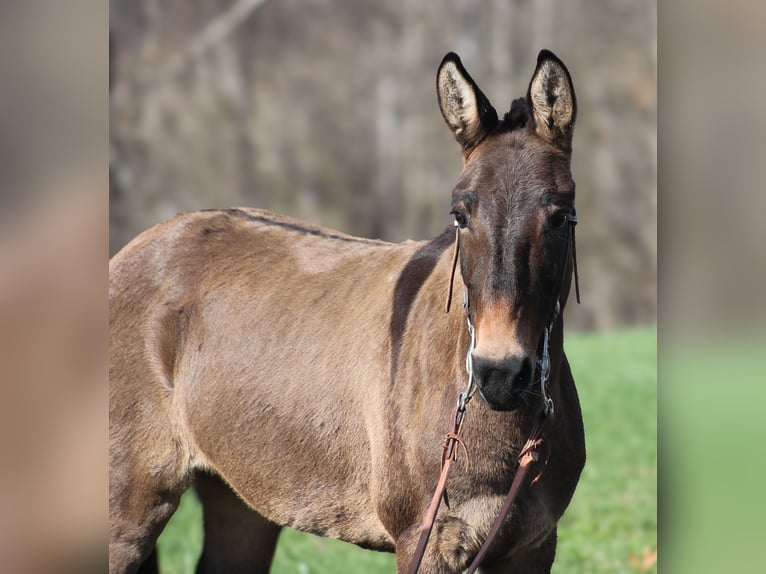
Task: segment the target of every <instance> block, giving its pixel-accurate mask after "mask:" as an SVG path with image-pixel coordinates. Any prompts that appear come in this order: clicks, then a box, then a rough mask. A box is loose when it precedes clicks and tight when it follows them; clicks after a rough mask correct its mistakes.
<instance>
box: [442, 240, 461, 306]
mask: <svg viewBox="0 0 766 574" xmlns="http://www.w3.org/2000/svg"><path fill="white" fill-rule="evenodd" d="M459 254H460V228H459V227H458V226H457V225H456V226H455V246H454V247H453V249H452V268H451V270H450V274H449V289H448V290H447V303H446V304H445V305H444V312H445V313H449V310H450V306H451V305H452V286H453V285H454V284H455V269H457V260H458V256H459Z"/></svg>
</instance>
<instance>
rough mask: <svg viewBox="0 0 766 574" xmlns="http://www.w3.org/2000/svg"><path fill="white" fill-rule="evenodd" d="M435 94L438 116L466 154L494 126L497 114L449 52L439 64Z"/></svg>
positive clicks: (457, 58) (460, 64)
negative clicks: (439, 113)
mask: <svg viewBox="0 0 766 574" xmlns="http://www.w3.org/2000/svg"><path fill="white" fill-rule="evenodd" d="M436 92H437V94H438V95H439V108H440V109H441V112H442V116H444V120H445V121H446V122H447V125H448V126H449V128H450V129H451V130H452V133H453V134H454V135H455V139H456V140H457V141H458V143H459V144H460V145H461V146H462V147H463V154H464V155H466V154H467V153H468V152H470V151H471V150H472V149H473V148H474V147H476V145H477V144H478V143H479V142H480V141H481V140H482V139H484V137H485V136H486V135H487V133H489V131H490V130H492V129H493V128H494V127H495V126H496V125H497V112H496V111H495V108H493V107H492V104H490V103H489V100H488V99H487V97H486V96H485V95H484V94H483V93H482V92H481V90H480V89H479V87H478V86H477V85H476V82H474V81H473V78H471V76H469V75H468V72H466V71H465V68H464V67H463V64H462V62H461V61H460V58H459V57H458V55H457V54H454V53H452V52H450V53H449V54H447V55H446V56H444V59H443V60H442V63H441V64H440V65H439V71H438V72H437V73H436Z"/></svg>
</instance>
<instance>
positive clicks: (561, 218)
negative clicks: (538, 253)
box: [549, 210, 569, 228]
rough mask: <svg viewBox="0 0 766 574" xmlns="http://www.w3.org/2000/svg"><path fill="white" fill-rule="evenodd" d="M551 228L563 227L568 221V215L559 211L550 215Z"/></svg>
mask: <svg viewBox="0 0 766 574" xmlns="http://www.w3.org/2000/svg"><path fill="white" fill-rule="evenodd" d="M549 221H550V222H551V225H552V226H553V227H559V228H560V227H563V226H564V224H566V222H567V221H569V213H567V212H566V211H564V210H559V211H557V212H556V213H554V214H553V215H551V217H550V220H549Z"/></svg>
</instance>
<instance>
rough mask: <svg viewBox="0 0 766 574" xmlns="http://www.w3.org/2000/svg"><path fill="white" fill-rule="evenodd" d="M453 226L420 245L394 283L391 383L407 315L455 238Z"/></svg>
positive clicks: (397, 362) (397, 365)
mask: <svg viewBox="0 0 766 574" xmlns="http://www.w3.org/2000/svg"><path fill="white" fill-rule="evenodd" d="M453 238H454V232H453V230H452V227H449V228H447V229H446V230H445V231H444V232H443V233H442V234H441V235H439V236H438V237H435V238H434V239H432V240H431V241H429V242H428V243H426V244H425V245H423V246H422V247H420V249H418V250H417V251H416V252H415V254H414V255H413V256H412V257H411V258H410V260H409V261H408V262H407V264H406V265H405V266H404V269H402V272H401V273H400V274H399V278H398V279H397V280H396V286H395V287H394V297H393V311H392V312H391V322H390V324H389V332H390V333H391V375H390V377H391V379H390V384H391V386H393V385H394V382H395V381H396V371H397V369H398V367H399V353H400V352H401V349H402V336H403V335H404V329H405V328H406V327H407V317H408V316H409V314H410V308H411V307H412V303H413V302H414V301H415V297H417V295H418V293H419V292H420V288H421V287H422V286H423V284H424V283H425V282H426V280H427V279H428V277H429V276H430V275H431V272H432V271H433V270H434V267H435V266H436V262H437V261H438V260H439V257H441V255H442V253H444V250H445V249H447V248H448V247H449V246H450V245H451V244H452V241H453Z"/></svg>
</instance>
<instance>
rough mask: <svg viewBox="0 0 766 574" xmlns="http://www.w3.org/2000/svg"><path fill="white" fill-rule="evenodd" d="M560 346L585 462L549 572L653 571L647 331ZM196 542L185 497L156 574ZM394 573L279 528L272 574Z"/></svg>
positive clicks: (378, 562)
mask: <svg viewBox="0 0 766 574" xmlns="http://www.w3.org/2000/svg"><path fill="white" fill-rule="evenodd" d="M565 347H566V350H567V356H568V357H569V360H570V363H571V365H572V369H573V371H574V374H575V379H576V381H577V387H578V391H579V394H580V402H581V403H582V409H583V418H584V419H585V433H586V444H587V449H588V461H587V463H586V465H585V470H584V471H583V475H582V478H581V480H580V484H579V486H578V489H577V492H576V493H575V496H574V499H573V501H572V504H571V506H570V507H569V509H568V510H567V512H566V514H565V515H564V517H563V518H562V520H561V522H560V523H559V546H558V551H557V558H556V563H555V565H554V568H553V571H554V572H557V573H564V572H578V573H584V574H590V573H593V574H596V573H609V574H615V573H617V574H619V573H621V572H628V573H630V572H642V571H646V572H656V571H657V566H656V564H655V563H654V562H653V560H652V559H651V558H648V559H646V558H645V553H646V555H648V556H651V555H652V554H653V553H654V552H656V549H657V336H656V331H655V330H654V329H653V328H652V329H638V330H627V331H619V332H608V333H596V334H576V335H569V336H568V337H567V338H566V342H565ZM201 544H202V534H201V511H200V508H199V504H198V503H197V501H196V498H195V497H194V495H193V494H192V493H187V494H186V495H184V498H183V501H182V504H181V507H180V508H179V510H178V511H177V512H176V514H175V516H174V517H173V519H172V520H171V522H170V523H169V525H168V527H167V528H166V529H165V532H164V533H163V535H162V536H161V537H160V540H159V554H160V566H161V570H162V572H163V573H164V574H182V573H183V574H186V573H189V572H193V571H194V564H195V563H196V559H197V556H198V554H199V552H200V548H201ZM394 571H395V567H394V560H393V556H392V555H389V554H381V553H377V552H369V551H364V550H361V549H359V548H356V547H354V546H351V545H349V544H345V543H343V542H338V541H336V540H328V539H322V538H317V537H315V536H311V535H309V534H304V533H300V532H295V531H293V530H288V529H285V530H284V531H283V534H282V537H281V538H280V543H279V546H278V548H277V554H276V556H275V558H274V566H273V568H272V572H274V573H277V574H330V573H333V574H335V573H346V572H364V573H365V574H377V573H387V574H391V573H393V572H394Z"/></svg>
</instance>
